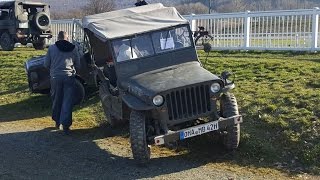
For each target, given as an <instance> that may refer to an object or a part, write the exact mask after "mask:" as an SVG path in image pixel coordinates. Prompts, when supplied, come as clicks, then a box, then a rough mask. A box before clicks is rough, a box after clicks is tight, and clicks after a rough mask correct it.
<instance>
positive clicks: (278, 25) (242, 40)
mask: <svg viewBox="0 0 320 180" xmlns="http://www.w3.org/2000/svg"><path fill="white" fill-rule="evenodd" d="M319 13H320V10H319V8H314V9H304V10H290V11H288V10H286V11H266V12H249V11H248V12H243V13H225V14H205V15H190V16H185V18H187V19H188V20H189V21H190V22H191V26H192V29H193V31H195V30H197V27H198V26H203V27H205V29H206V30H207V31H209V34H210V35H211V36H213V41H212V42H211V44H212V46H213V48H214V49H218V50H230V49H237V50H238V49H239V50H294V51H317V50H319V49H320V48H319V46H318V43H319V39H318V35H319Z"/></svg>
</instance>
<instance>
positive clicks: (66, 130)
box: [63, 127, 70, 135]
mask: <svg viewBox="0 0 320 180" xmlns="http://www.w3.org/2000/svg"><path fill="white" fill-rule="evenodd" d="M63 132H64V134H65V135H70V128H65V127H63Z"/></svg>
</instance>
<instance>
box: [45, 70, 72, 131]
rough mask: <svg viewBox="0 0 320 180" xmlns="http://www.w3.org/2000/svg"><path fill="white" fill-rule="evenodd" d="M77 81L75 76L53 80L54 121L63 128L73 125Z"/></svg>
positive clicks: (54, 78)
mask: <svg viewBox="0 0 320 180" xmlns="http://www.w3.org/2000/svg"><path fill="white" fill-rule="evenodd" d="M75 83H76V79H75V77H74V76H61V77H53V78H51V98H52V119H53V120H54V121H55V122H56V124H62V125H63V128H69V127H70V126H71V124H72V108H73V104H74V103H73V99H74V97H73V96H74V91H75Z"/></svg>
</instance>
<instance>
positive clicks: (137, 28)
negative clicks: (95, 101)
mask: <svg viewBox="0 0 320 180" xmlns="http://www.w3.org/2000/svg"><path fill="white" fill-rule="evenodd" d="M82 26H83V28H84V32H85V37H86V38H85V40H86V41H85V44H88V47H90V48H89V54H90V55H91V56H90V59H88V60H87V62H88V63H89V64H91V67H95V71H96V72H97V73H93V74H97V76H98V78H97V79H99V94H100V98H101V102H102V105H103V108H104V112H105V115H106V119H107V121H108V122H109V123H110V124H111V125H112V126H116V125H120V124H122V123H126V122H129V129H130V142H131V149H132V153H133V157H134V159H136V160H137V161H138V162H139V163H145V162H147V161H148V160H149V159H150V145H163V144H169V143H171V142H175V141H180V140H185V139H188V138H192V137H194V136H199V135H202V134H205V133H211V134H212V135H213V134H218V135H219V136H220V137H221V138H222V140H223V144H224V145H225V147H226V149H227V150H234V149H236V148H237V147H238V145H239V141H240V123H241V122H242V116H241V115H240V114H239V111H238V105H237V101H236V98H235V96H234V95H233V94H232V93H231V92H230V90H232V89H233V88H234V87H235V85H234V83H233V82H232V81H230V80H228V78H229V75H230V74H231V73H228V72H223V73H221V75H215V74H212V73H211V72H209V71H208V70H206V69H205V68H204V67H203V66H202V64H201V62H200V61H199V58H198V55H197V51H196V49H195V44H194V40H193V38H192V31H191V29H190V25H189V22H188V21H187V20H186V19H184V18H183V17H182V16H181V15H180V14H179V13H178V12H177V10H176V9H175V8H173V7H165V6H163V5H162V4H150V5H147V6H142V7H134V8H128V9H122V10H117V11H112V12H106V13H102V14H95V15H90V16H86V17H84V18H83V19H82ZM213 132H215V133H213Z"/></svg>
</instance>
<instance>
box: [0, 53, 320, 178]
mask: <svg viewBox="0 0 320 180" xmlns="http://www.w3.org/2000/svg"><path fill="white" fill-rule="evenodd" d="M44 53H45V51H34V50H33V49H28V48H17V49H16V50H15V51H13V52H3V51H0V79H1V81H0V121H1V120H2V121H4V120H5V121H19V120H24V119H32V118H39V117H41V118H42V117H43V118H48V119H50V103H51V102H50V98H49V97H48V96H46V95H36V94H30V93H29V91H28V85H27V79H26V75H25V70H24V62H25V61H26V60H27V59H29V58H31V57H32V56H36V55H41V54H44ZM199 56H200V59H201V61H202V62H203V63H204V64H205V66H206V67H207V69H209V70H210V71H211V72H213V73H218V74H220V73H221V72H222V71H224V70H228V71H232V72H234V73H235V74H236V76H235V82H236V89H235V90H234V93H235V95H236V97H237V100H238V104H239V106H240V111H241V114H243V115H244V123H243V124H242V129H241V131H242V134H241V144H240V147H239V149H238V151H237V152H236V153H235V154H234V156H233V158H232V160H231V162H232V163H234V164H238V165H241V166H255V167H266V168H271V169H281V170H285V171H291V172H312V173H314V174H320V156H319V154H320V136H319V133H320V106H319V104H320V54H303V53H289V52H284V53H275V52H248V53H244V52H241V53H240V52H212V53H210V54H209V57H208V60H207V63H205V59H206V57H205V56H206V54H205V53H204V52H201V51H200V52H199ZM74 119H75V122H76V123H75V125H76V126H83V127H89V126H90V127H92V126H98V125H99V124H100V123H101V122H102V120H103V114H102V109H101V105H100V102H99V99H98V97H97V96H95V94H92V95H90V97H88V98H87V99H86V102H85V103H84V104H82V105H81V106H77V107H76V110H75V113H74ZM198 144H201V142H199V143H198ZM200 148H201V147H200ZM222 160H223V158H222Z"/></svg>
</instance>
